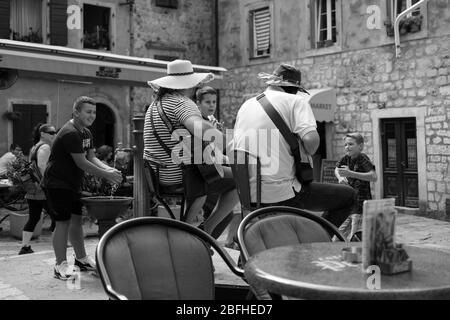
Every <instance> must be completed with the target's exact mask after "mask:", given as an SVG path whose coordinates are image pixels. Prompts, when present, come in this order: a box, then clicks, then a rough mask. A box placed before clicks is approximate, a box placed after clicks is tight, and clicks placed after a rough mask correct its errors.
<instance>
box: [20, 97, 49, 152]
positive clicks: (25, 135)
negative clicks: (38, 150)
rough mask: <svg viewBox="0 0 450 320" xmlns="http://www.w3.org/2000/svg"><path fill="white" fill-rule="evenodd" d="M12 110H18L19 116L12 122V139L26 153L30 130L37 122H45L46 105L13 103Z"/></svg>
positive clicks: (31, 144)
mask: <svg viewBox="0 0 450 320" xmlns="http://www.w3.org/2000/svg"><path fill="white" fill-rule="evenodd" d="M13 111H15V112H20V114H21V118H20V119H19V120H16V121H14V122H13V141H14V143H17V144H18V145H19V146H20V147H21V148H22V150H23V153H24V154H25V155H28V153H29V151H30V149H31V147H32V146H33V142H32V137H31V134H32V131H33V128H34V127H35V126H36V125H37V124H38V123H46V122H47V106H46V105H37V104H36V105H28V104H13Z"/></svg>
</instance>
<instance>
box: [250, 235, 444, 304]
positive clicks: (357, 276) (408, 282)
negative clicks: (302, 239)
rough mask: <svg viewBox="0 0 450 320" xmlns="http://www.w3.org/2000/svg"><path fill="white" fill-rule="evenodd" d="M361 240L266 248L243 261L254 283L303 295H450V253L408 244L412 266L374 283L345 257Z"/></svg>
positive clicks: (259, 287) (256, 286) (261, 287)
mask: <svg viewBox="0 0 450 320" xmlns="http://www.w3.org/2000/svg"><path fill="white" fill-rule="evenodd" d="M360 245H361V244H360V243H354V242H353V243H343V242H327V243H309V244H299V245H293V246H284V247H278V248H272V249H269V250H266V251H262V252H260V253H258V254H256V255H254V256H253V257H251V258H250V259H249V261H248V263H247V264H246V265H245V277H246V279H247V281H248V283H249V284H250V286H251V287H253V288H254V289H257V290H263V291H264V290H267V291H269V292H271V293H275V294H278V295H283V296H286V297H290V298H299V299H450V267H449V266H450V253H447V252H443V251H437V250H434V249H428V248H419V247H412V246H405V247H404V248H405V249H406V252H407V253H408V255H409V257H410V258H411V260H412V271H410V272H405V273H399V274H395V275H384V274H381V278H380V285H381V286H380V289H376V288H374V283H375V282H374V281H373V278H369V277H371V276H373V272H370V273H367V272H365V271H363V270H362V265H361V263H355V264H354V263H348V262H345V261H343V260H342V259H341V250H342V248H344V247H349V246H360Z"/></svg>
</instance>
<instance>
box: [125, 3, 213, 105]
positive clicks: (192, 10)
mask: <svg viewBox="0 0 450 320" xmlns="http://www.w3.org/2000/svg"><path fill="white" fill-rule="evenodd" d="M164 2H166V3H168V4H167V6H160V4H159V3H164ZM170 3H176V5H174V6H171V5H170ZM215 3H216V1H211V0H179V1H156V0H136V1H135V8H134V11H133V18H132V21H133V29H134V44H133V53H132V55H135V56H138V57H144V58H151V59H163V60H168V61H172V60H175V59H188V60H190V61H191V62H192V63H193V64H197V65H206V66H216V65H217V59H218V58H217V54H218V53H217V46H216V43H217V42H216V23H215V22H216V16H215V15H216V10H215V8H216V5H215ZM149 80H151V79H149ZM134 97H135V98H134V105H135V108H134V111H135V113H140V112H142V106H144V105H145V104H146V103H148V102H149V101H150V100H151V91H150V90H147V89H146V88H136V90H135V96H134Z"/></svg>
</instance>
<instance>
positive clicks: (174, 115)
mask: <svg viewBox="0 0 450 320" xmlns="http://www.w3.org/2000/svg"><path fill="white" fill-rule="evenodd" d="M161 101H162V107H163V110H164V113H165V114H166V116H167V118H168V119H169V120H170V122H171V123H172V126H173V129H174V130H177V131H176V132H177V133H178V134H179V135H180V136H190V135H191V134H190V133H189V131H188V130H187V129H186V128H185V127H184V126H183V125H182V123H183V122H184V121H185V120H186V119H187V118H189V117H191V116H198V117H201V113H200V111H199V109H198V108H197V105H196V104H195V103H194V102H193V101H192V100H190V99H189V98H187V97H185V96H183V95H181V94H179V93H168V94H165V95H164V96H163V97H162V100H161ZM152 113H153V122H154V124H155V129H156V132H157V133H158V135H159V137H160V138H161V140H162V141H163V142H164V144H165V145H166V146H167V147H168V148H169V149H170V150H171V151H172V150H173V148H174V147H175V146H176V145H177V144H179V139H176V138H172V136H173V135H171V133H170V131H169V129H168V128H167V126H166V125H165V124H164V122H163V120H162V119H161V117H160V116H159V113H158V109H157V107H156V105H155V102H154V103H152V104H151V106H150V107H149V108H148V110H147V113H146V114H145V122H144V159H146V160H156V161H159V162H163V163H165V164H166V165H167V168H160V171H159V182H160V183H161V184H164V185H173V184H181V183H182V172H181V168H180V166H179V164H177V163H174V161H173V160H172V158H171V157H169V155H168V154H167V152H166V151H165V150H164V148H163V147H162V146H161V145H160V144H159V142H158V140H157V139H156V137H155V134H154V133H153V127H152V124H151V114H152ZM177 154H178V153H177ZM180 155H181V153H180ZM180 158H181V159H184V160H186V154H184V157H180ZM152 167H153V166H152ZM153 169H156V168H155V167H153Z"/></svg>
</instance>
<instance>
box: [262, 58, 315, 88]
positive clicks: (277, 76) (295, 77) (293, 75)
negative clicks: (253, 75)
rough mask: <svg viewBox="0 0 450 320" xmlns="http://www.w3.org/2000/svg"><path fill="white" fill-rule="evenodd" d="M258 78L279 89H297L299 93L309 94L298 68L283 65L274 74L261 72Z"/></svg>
mask: <svg viewBox="0 0 450 320" xmlns="http://www.w3.org/2000/svg"><path fill="white" fill-rule="evenodd" d="M258 78H260V79H264V80H267V81H266V84H268V85H272V86H278V87H297V88H298V90H299V91H302V92H304V93H307V94H309V93H308V91H306V90H305V88H303V87H302V86H301V85H300V83H301V82H302V73H301V72H300V70H298V69H297V68H296V67H294V66H291V65H289V64H286V63H282V64H281V65H280V66H279V67H278V68H277V69H276V70H275V71H274V72H273V73H272V74H268V73H265V72H261V73H259V74H258Z"/></svg>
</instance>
